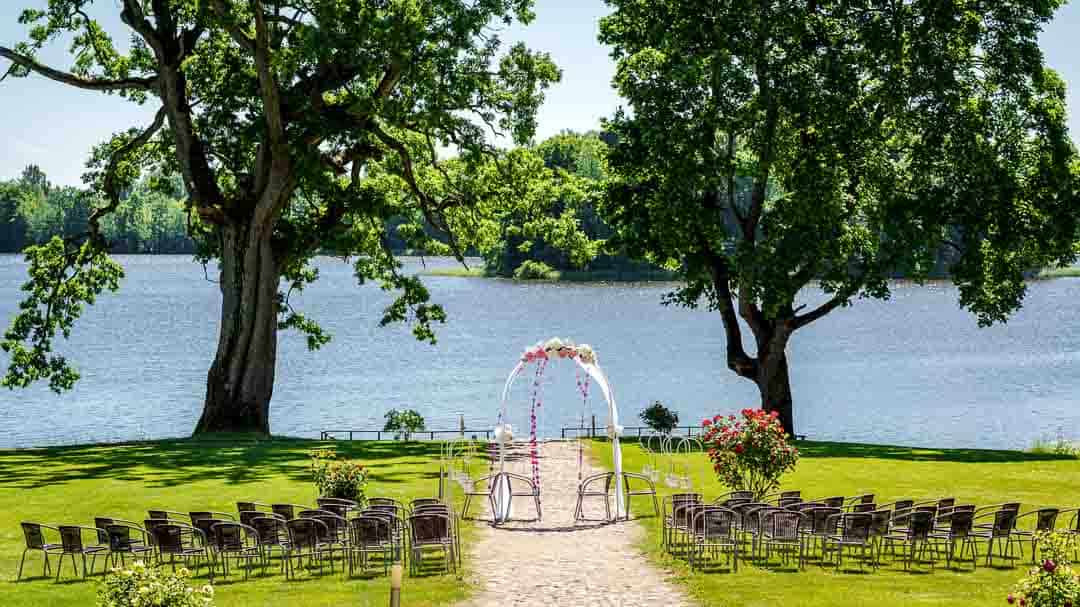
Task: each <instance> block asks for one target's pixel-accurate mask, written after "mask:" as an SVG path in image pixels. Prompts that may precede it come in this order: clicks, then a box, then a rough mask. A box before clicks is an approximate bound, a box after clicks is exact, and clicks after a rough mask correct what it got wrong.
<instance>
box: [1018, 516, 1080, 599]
mask: <svg viewBox="0 0 1080 607" xmlns="http://www.w3.org/2000/svg"><path fill="white" fill-rule="evenodd" d="M1039 549H1040V552H1041V553H1042V563H1041V564H1039V565H1037V566H1035V567H1032V568H1031V570H1030V571H1028V575H1027V577H1026V578H1024V579H1022V580H1020V582H1019V583H1017V584H1016V586H1015V587H1014V588H1013V591H1012V592H1011V593H1010V594H1009V595H1008V596H1007V597H1005V600H1006V601H1007V602H1008V603H1009V604H1017V605H1023V606H1024V607H1072V606H1073V605H1080V580H1077V577H1076V574H1075V573H1074V572H1073V569H1072V566H1071V565H1070V563H1069V555H1071V554H1073V553H1074V551H1075V550H1076V538H1075V536H1073V535H1070V534H1067V533H1062V532H1054V533H1043V534H1042V535H1041V536H1040V537H1039Z"/></svg>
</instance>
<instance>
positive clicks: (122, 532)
mask: <svg viewBox="0 0 1080 607" xmlns="http://www.w3.org/2000/svg"><path fill="white" fill-rule="evenodd" d="M104 529H105V536H106V537H107V538H108V542H107V543H108V545H109V551H110V552H131V547H132V545H133V544H134V542H133V541H132V539H131V527H130V526H129V525H117V524H114V523H110V524H108V525H105V527H104Z"/></svg>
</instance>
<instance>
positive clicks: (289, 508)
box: [270, 504, 296, 521]
mask: <svg viewBox="0 0 1080 607" xmlns="http://www.w3.org/2000/svg"><path fill="white" fill-rule="evenodd" d="M270 511H271V512H273V513H274V514H277V515H279V516H281V517H282V518H284V519H285V520H287V521H291V520H292V519H294V518H296V516H295V514H294V513H295V512H296V509H295V508H293V505H292V504H271V505H270Z"/></svg>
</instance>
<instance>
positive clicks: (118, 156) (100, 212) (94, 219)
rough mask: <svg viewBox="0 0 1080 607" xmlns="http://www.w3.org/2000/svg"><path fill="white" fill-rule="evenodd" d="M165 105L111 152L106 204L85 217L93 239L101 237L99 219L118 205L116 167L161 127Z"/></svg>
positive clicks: (104, 184)
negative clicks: (145, 125)
mask: <svg viewBox="0 0 1080 607" xmlns="http://www.w3.org/2000/svg"><path fill="white" fill-rule="evenodd" d="M165 115H166V112H165V107H164V106H162V107H161V108H159V109H158V111H157V115H156V116H154V122H153V123H151V125H150V126H149V127H147V128H146V130H144V131H143V132H141V133H139V135H138V136H137V137H135V138H134V139H132V140H131V141H129V142H127V143H126V144H124V145H123V146H121V147H120V149H118V150H116V151H115V152H113V154H112V156H111V157H110V158H109V164H108V166H107V167H106V168H105V179H104V183H103V184H102V189H104V190H105V196H106V197H107V198H108V201H109V202H108V204H106V205H105V206H103V207H98V208H96V209H94V212H92V213H90V217H89V219H87V225H88V227H89V229H90V237H91V238H94V239H101V238H102V235H101V225H100V223H101V219H102V218H103V217H104V216H106V215H108V214H109V213H112V212H113V211H115V210H116V207H118V206H120V188H119V185H118V184H117V183H116V169H117V168H118V167H119V165H120V163H121V162H122V161H123V160H124V158H125V157H127V156H128V155H130V154H132V153H133V152H135V151H137V150H138V149H139V148H141V147H143V146H144V145H146V144H147V142H149V141H150V138H151V137H153V136H154V134H156V133H157V132H158V131H159V130H161V127H162V126H163V125H164V124H165Z"/></svg>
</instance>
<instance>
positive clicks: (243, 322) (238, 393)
mask: <svg viewBox="0 0 1080 607" xmlns="http://www.w3.org/2000/svg"><path fill="white" fill-rule="evenodd" d="M259 232H260V230H258V229H257V228H255V227H254V226H253V224H252V223H244V224H227V225H226V226H224V227H223V228H222V233H223V236H222V250H221V281H220V286H221V295H222V303H221V333H220V336H219V338H218V348H217V355H216V356H215V357H214V363H213V365H212V366H211V367H210V372H209V374H208V375H207V378H206V400H205V403H204V405H203V414H202V417H201V418H200V419H199V423H198V425H197V426H196V427H195V434H201V433H205V432H256V433H259V434H266V435H268V434H269V433H270V397H271V395H272V394H273V391H274V365H275V362H276V360H277V322H278V302H277V295H278V285H279V282H280V277H281V272H280V268H279V267H278V263H277V261H276V260H275V259H274V254H273V250H272V248H271V244H270V230H265V233H259Z"/></svg>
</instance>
